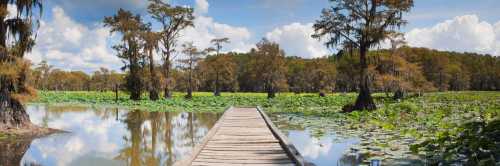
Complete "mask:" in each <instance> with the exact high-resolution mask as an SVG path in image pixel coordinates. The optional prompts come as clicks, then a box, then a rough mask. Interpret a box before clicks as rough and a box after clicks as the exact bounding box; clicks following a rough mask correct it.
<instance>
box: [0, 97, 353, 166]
mask: <svg viewBox="0 0 500 166" xmlns="http://www.w3.org/2000/svg"><path fill="white" fill-rule="evenodd" d="M27 111H28V113H29V115H30V118H31V121H32V122H33V123H35V124H37V125H40V126H45V127H51V128H56V129H62V130H65V131H68V133H59V134H54V135H51V136H48V137H43V138H38V139H33V140H25V141H17V142H14V143H10V144H11V145H9V146H10V147H11V148H12V149H11V150H8V151H9V152H11V151H12V154H11V155H8V156H0V161H1V160H3V161H7V162H0V163H9V164H11V165H17V163H20V164H21V165H95V166H97V165H134V166H135V165H154V166H156V165H172V164H173V163H175V162H176V161H178V160H181V159H182V158H183V157H186V156H189V155H190V153H191V150H192V148H193V147H194V146H195V145H196V144H197V143H199V142H200V141H201V140H202V139H203V137H204V136H205V134H206V133H207V132H208V131H209V130H210V128H211V127H212V126H213V125H214V124H215V123H216V121H217V120H218V118H219V117H220V115H221V114H220V113H219V114H218V113H209V112H208V113H189V112H147V111H140V110H126V109H119V108H93V107H81V106H47V105H28V106H27ZM273 119H274V118H273ZM275 123H276V124H277V126H278V127H279V128H280V130H282V132H283V133H285V135H287V137H288V138H289V140H290V141H291V142H292V143H293V144H294V145H295V146H296V147H297V149H298V150H299V152H300V153H301V154H302V155H303V156H304V158H305V159H306V160H307V162H309V163H312V164H314V165H318V166H322V165H325V166H335V165H358V164H359V163H360V162H361V161H360V160H361V159H360V157H359V156H346V155H345V154H344V152H345V151H346V150H348V149H349V147H350V146H351V145H353V144H357V143H359V139H358V138H342V139H339V137H337V135H335V133H323V134H320V135H317V134H316V135H315V134H312V133H314V132H311V131H310V129H308V128H303V127H300V126H293V125H290V124H288V123H287V122H286V121H275Z"/></svg>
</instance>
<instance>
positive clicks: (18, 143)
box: [0, 139, 34, 165]
mask: <svg viewBox="0 0 500 166" xmlns="http://www.w3.org/2000/svg"><path fill="white" fill-rule="evenodd" d="M31 141H32V139H24V140H7V141H0V149H1V150H0V165H21V159H22V158H23V156H24V153H26V151H27V150H28V149H29V147H30V145H31ZM33 164H34V163H33Z"/></svg>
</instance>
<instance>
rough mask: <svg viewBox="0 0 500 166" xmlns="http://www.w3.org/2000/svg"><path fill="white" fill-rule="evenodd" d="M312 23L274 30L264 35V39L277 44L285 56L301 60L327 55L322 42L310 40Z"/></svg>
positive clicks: (312, 31) (296, 24)
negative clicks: (297, 57)
mask: <svg viewBox="0 0 500 166" xmlns="http://www.w3.org/2000/svg"><path fill="white" fill-rule="evenodd" d="M312 25H313V24H312V23H308V24H301V23H292V24H289V25H285V26H282V27H278V28H275V29H274V30H272V31H271V32H268V33H267V34H266V38H267V39H269V40H271V41H274V42H277V43H278V44H280V46H281V47H282V48H283V49H284V50H285V52H286V54H287V55H294V56H300V57H303V58H317V57H322V56H325V55H328V53H329V51H328V49H327V48H326V47H325V46H324V45H323V42H321V41H318V40H317V39H313V38H311V35H312V34H313V33H314V29H313V28H312Z"/></svg>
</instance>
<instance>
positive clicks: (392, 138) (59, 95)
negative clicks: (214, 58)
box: [36, 91, 500, 164]
mask: <svg viewBox="0 0 500 166" xmlns="http://www.w3.org/2000/svg"><path fill="white" fill-rule="evenodd" d="M183 95H184V93H174V97H173V99H170V100H165V99H161V100H158V101H155V102H154V101H149V100H147V96H145V95H144V96H143V97H142V98H143V99H142V100H140V101H131V100H129V99H128V96H127V95H126V94H125V93H120V94H119V96H118V100H117V102H115V95H114V94H113V93H112V92H45V91H43V92H40V93H39V95H38V96H39V99H38V100H37V101H36V102H43V103H49V104H61V103H70V104H90V105H95V106H100V105H114V106H119V107H132V108H135V107H139V108H145V109H146V110H148V111H223V110H224V108H226V107H229V106H231V105H235V106H257V105H259V106H262V107H263V108H264V109H265V110H266V111H267V112H270V113H273V114H274V115H273V120H274V121H275V122H276V123H277V124H278V127H280V122H286V123H288V126H290V124H291V125H292V126H293V127H295V128H307V130H308V131H310V132H311V135H313V136H315V137H321V136H323V135H325V134H330V133H335V134H336V136H338V137H336V139H342V138H350V137H358V138H360V144H359V145H355V146H353V147H352V148H351V150H350V151H347V152H346V153H348V154H357V155H361V156H364V160H365V162H370V161H371V160H372V159H374V160H375V159H376V160H381V161H383V162H384V163H387V162H389V163H398V164H404V163H407V162H409V163H412V164H422V163H423V161H426V160H425V159H427V158H428V157H429V156H441V157H437V158H436V157H434V158H429V159H428V160H427V161H437V162H440V161H441V160H442V161H445V162H446V161H448V160H451V159H450V158H449V157H447V156H448V155H447V154H446V153H444V152H445V151H442V149H440V150H434V151H429V150H428V149H427V150H426V147H427V148H428V147H430V146H431V145H432V146H439V147H443V148H444V147H445V145H449V144H450V142H454V141H457V140H456V139H458V140H460V139H461V137H459V136H460V135H461V134H462V133H463V132H464V131H465V130H464V128H466V127H464V124H465V123H466V122H469V121H471V120H475V121H478V122H481V123H485V124H489V123H492V121H493V120H494V119H497V118H499V117H500V93H498V92H439V93H427V94H424V95H423V96H416V97H411V98H407V99H404V100H402V101H395V100H392V99H390V98H386V97H384V96H385V95H384V94H374V98H375V102H376V104H377V107H378V108H379V109H377V110H374V111H356V112H351V113H340V111H341V108H342V106H343V105H345V104H346V103H350V102H352V101H353V100H354V99H355V97H356V94H354V93H348V94H337V93H336V94H329V95H327V96H326V97H319V96H318V95H317V94H310V93H309V94H307V93H306V94H294V93H280V94H278V95H277V96H276V98H274V99H269V100H268V99H267V98H266V94H265V93H222V96H218V97H215V96H213V95H212V93H210V92H196V93H194V94H193V95H194V96H193V99H191V100H185V99H184V98H183ZM281 127H283V126H281ZM478 136H480V135H478ZM441 138H446V139H445V140H446V141H443V140H442V139H441ZM436 140H437V141H436ZM485 141H486V142H488V141H491V140H485ZM426 142H427V144H425V143H426ZM474 142H475V141H471V142H464V144H468V143H474ZM490 143H491V142H490ZM417 145H421V146H420V147H421V148H414V149H416V150H414V151H413V152H412V151H410V147H411V146H417ZM467 146H468V145H467ZM474 150H478V149H472V151H474ZM479 150H485V149H484V148H481V149H479ZM456 154H459V153H456ZM494 156H495V157H498V154H494ZM402 159H405V160H402ZM408 159H410V160H408Z"/></svg>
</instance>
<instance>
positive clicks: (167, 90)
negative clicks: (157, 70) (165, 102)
mask: <svg viewBox="0 0 500 166" xmlns="http://www.w3.org/2000/svg"><path fill="white" fill-rule="evenodd" d="M169 57H170V55H167V58H165V64H163V67H164V71H165V88H164V91H163V96H164V97H165V99H170V98H172V92H171V91H170V87H169V86H170V61H169V59H170V58H169Z"/></svg>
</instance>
